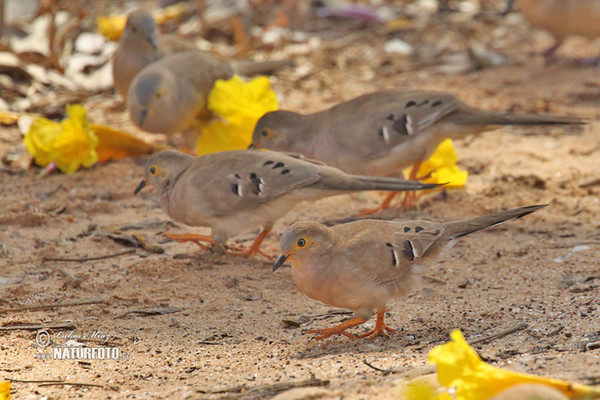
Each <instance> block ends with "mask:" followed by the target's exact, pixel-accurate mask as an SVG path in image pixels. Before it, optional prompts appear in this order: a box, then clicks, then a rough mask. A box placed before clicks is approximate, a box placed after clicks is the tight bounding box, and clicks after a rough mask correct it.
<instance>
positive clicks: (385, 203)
mask: <svg viewBox="0 0 600 400" xmlns="http://www.w3.org/2000/svg"><path fill="white" fill-rule="evenodd" d="M411 193H413V192H411ZM396 194H397V192H391V193H388V195H387V196H386V198H385V199H384V200H383V202H382V203H381V204H380V205H379V207H375V208H365V209H364V210H360V211H359V212H358V214H356V216H357V217H360V216H362V215H371V214H375V213H376V212H378V211H383V210H387V209H388V208H390V206H391V204H392V200H393V199H394V196H396Z"/></svg>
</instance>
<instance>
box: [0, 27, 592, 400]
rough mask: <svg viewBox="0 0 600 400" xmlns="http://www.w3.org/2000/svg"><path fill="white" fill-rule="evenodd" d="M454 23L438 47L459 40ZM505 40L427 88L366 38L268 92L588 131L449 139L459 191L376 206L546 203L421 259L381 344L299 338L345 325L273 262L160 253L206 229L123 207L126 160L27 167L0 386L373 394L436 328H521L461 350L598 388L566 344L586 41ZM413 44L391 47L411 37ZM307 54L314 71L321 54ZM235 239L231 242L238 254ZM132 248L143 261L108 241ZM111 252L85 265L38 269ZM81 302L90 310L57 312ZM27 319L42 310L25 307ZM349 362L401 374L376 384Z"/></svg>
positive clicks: (104, 107) (518, 33) (5, 225)
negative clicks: (539, 121)
mask: <svg viewBox="0 0 600 400" xmlns="http://www.w3.org/2000/svg"><path fill="white" fill-rule="evenodd" d="M498 23H500V22H497V24H498ZM472 24H473V26H475V27H476V29H475V28H473V29H475V31H476V32H479V34H480V36H481V40H482V41H485V40H488V39H490V38H492V37H493V34H492V32H491V31H492V28H491V27H490V28H487V27H486V26H485V24H483V23H482V22H480V21H473V22H472ZM470 26H471V25H469V23H466V24H464V26H463V27H462V28H461V29H458V30H457V33H455V35H459V36H460V35H461V34H464V35H467V33H465V31H469V27H470ZM511 27H512V28H511V29H513V32H511V34H510V35H506V37H505V38H504V41H503V42H502V44H499V45H497V46H496V50H497V51H500V52H502V53H504V54H506V55H507V56H508V57H509V58H510V60H509V61H508V62H507V63H506V64H505V65H502V66H499V67H495V68H487V69H483V70H480V71H475V72H471V73H468V74H461V75H441V74H435V73H434V72H433V71H432V70H431V69H430V68H428V67H427V66H424V67H423V66H422V68H421V67H420V65H421V64H420V62H416V61H414V60H411V59H410V58H406V57H404V58H395V57H391V56H386V55H385V54H384V53H383V52H382V51H381V46H382V44H381V43H382V41H383V40H384V37H383V36H382V35H381V34H373V35H372V36H368V35H367V36H365V37H364V38H362V39H360V40H358V41H357V42H355V43H353V44H351V45H349V46H345V47H344V48H341V49H337V50H335V51H333V52H329V56H330V57H331V58H330V59H331V60H333V61H331V62H329V63H324V62H323V63H322V67H319V68H318V69H317V70H316V72H315V73H314V74H312V75H311V76H310V77H309V78H307V79H304V80H300V81H298V80H297V79H296V77H295V76H294V75H293V72H292V71H288V72H285V71H284V72H282V73H281V74H280V75H279V76H278V77H277V78H274V79H273V86H274V89H275V90H276V92H277V93H278V94H279V96H280V101H281V105H282V108H288V109H303V110H318V109H321V108H323V107H325V106H328V105H331V104H333V103H335V102H337V101H340V100H343V99H349V98H351V97H353V96H355V95H358V94H361V93H365V92H368V91H372V90H376V89H383V88H390V87H398V88H408V87H411V88H422V89H436V90H444V91H449V92H452V93H455V94H457V95H459V96H460V97H461V98H462V99H463V100H465V101H466V102H468V103H469V104H473V105H477V106H480V107H483V108H487V109H493V110H514V111H520V112H539V113H553V114H559V115H571V116H578V117H582V118H587V119H588V120H589V124H588V125H587V126H585V127H584V128H583V129H562V128H553V129H547V128H527V129H520V128H511V129H501V130H498V131H494V132H488V133H485V134H483V135H480V136H479V137H471V138H467V139H466V140H463V141H460V142H458V143H456V148H457V152H458V154H459V159H460V165H461V166H462V167H463V168H466V169H467V170H468V171H469V173H470V176H469V181H468V184H467V186H466V187H465V188H464V189H462V190H453V191H448V192H444V193H443V194H440V193H432V194H429V195H427V196H425V197H422V198H421V199H420V200H419V203H418V210H417V211H412V212H408V213H405V212H403V211H402V209H401V207H394V208H393V209H391V210H388V211H386V212H384V213H381V214H378V215H377V217H380V218H396V217H401V218H429V219H433V220H438V221H444V220H453V219H459V218H465V217H470V216H475V215H479V214H482V213H486V212H493V211H497V210H501V209H503V208H509V207H518V206H524V205H530V204H538V203H548V204H549V206H548V207H547V208H545V209H542V210H540V211H538V212H536V213H534V214H532V215H529V216H527V217H526V218H524V219H521V220H518V221H514V222H510V223H507V224H505V225H502V226H500V227H497V228H492V229H488V230H486V231H483V232H479V233H476V234H473V235H471V236H468V237H466V238H464V240H462V241H461V242H459V243H458V244H457V246H456V247H454V248H453V249H452V250H451V251H449V252H447V253H446V254H445V256H444V258H443V260H441V261H440V262H438V263H436V264H435V265H431V266H430V267H429V268H428V270H426V271H425V273H424V279H423V284H422V285H421V286H420V287H416V288H415V289H414V291H413V292H412V293H411V294H410V295H409V296H408V297H407V298H404V299H399V300H397V301H396V302H395V303H394V304H391V305H390V309H389V312H388V314H387V322H388V324H389V325H390V326H392V327H396V328H399V329H398V331H397V332H396V334H394V335H393V337H392V338H391V339H388V340H385V339H382V338H378V339H376V340H374V341H364V340H354V341H351V340H349V339H347V338H345V337H333V338H330V339H327V340H323V341H315V340H314V338H313V336H312V335H310V334H306V333H305V331H306V330H307V329H310V328H322V327H327V326H331V325H333V324H336V323H338V322H340V321H342V320H344V319H345V318H348V317H349V315H348V314H347V313H343V312H341V311H342V310H336V309H332V308H331V307H328V306H326V305H323V304H320V303H317V302H315V301H313V300H311V299H308V298H306V297H304V296H303V295H301V294H300V293H299V292H298V290H297V289H296V288H295V287H294V285H293V283H292V281H291V277H290V270H289V268H284V269H280V270H279V271H277V272H276V273H273V272H271V265H272V262H269V261H266V260H262V259H256V260H246V259H241V258H236V257H231V256H221V255H216V254H212V253H209V252H203V251H199V250H198V248H197V247H195V246H194V245H193V244H179V243H174V242H168V241H166V240H165V238H164V233H165V232H201V233H203V232H205V233H207V232H208V231H207V230H204V229H193V228H190V227H185V226H178V225H176V224H174V223H172V222H170V221H169V219H168V217H167V216H166V215H165V214H164V213H163V212H162V211H161V210H160V209H159V208H158V207H157V206H156V205H155V203H154V202H153V200H152V198H153V193H152V192H151V191H148V192H144V193H143V194H142V195H141V196H137V197H134V196H133V188H134V187H135V186H136V184H137V183H138V181H139V179H140V176H141V175H140V174H141V172H142V166H141V165H142V164H143V160H126V161H121V162H112V163H109V164H105V165H97V166H94V167H93V168H90V169H88V170H82V171H80V172H78V173H76V174H74V175H71V176H65V175H62V174H54V175H50V176H47V177H45V178H43V179H36V178H35V176H36V174H37V173H38V172H39V170H38V169H37V168H33V169H31V170H28V171H26V172H18V171H17V172H15V171H12V170H11V171H12V172H11V171H6V170H0V183H1V187H2V190H1V191H0V275H1V276H0V307H2V310H0V311H1V312H0V329H2V330H0V348H1V354H2V356H1V357H0V371H1V373H0V377H2V378H4V379H7V378H12V379H21V380H58V379H64V380H66V381H67V382H80V383H88V384H96V385H100V386H101V387H94V386H73V385H66V386H60V385H59V386H56V385H55V386H44V385H43V384H40V383H17V382H15V383H13V392H14V397H15V398H22V399H29V398H31V399H35V398H49V399H50V398H51V399H64V398H75V397H83V398H98V399H104V398H115V399H116V398H130V399H131V398H221V397H223V398H268V397H270V396H271V395H272V394H273V393H274V392H276V391H277V390H281V388H285V387H288V386H286V385H288V384H289V385H300V384H306V383H305V381H308V380H312V382H310V384H312V385H313V386H319V385H322V386H323V387H324V388H325V389H328V390H330V392H329V397H333V398H335V397H338V398H344V399H367V398H378V399H387V398H392V394H391V390H392V388H393V386H394V382H395V381H396V380H397V379H399V378H400V377H402V376H405V375H415V374H418V373H419V372H422V371H425V370H426V369H427V367H426V355H427V352H428V351H429V350H431V349H432V348H433V347H434V346H435V345H437V344H440V343H443V342H445V341H446V340H447V339H448V334H449V332H450V331H451V330H453V329H454V328H461V329H462V330H463V332H464V334H465V336H466V337H467V339H471V340H475V339H478V338H482V337H486V336H488V335H491V334H494V333H498V332H502V331H504V330H507V329H510V328H511V327H514V326H516V325H518V324H520V323H526V324H527V327H526V328H525V329H521V330H519V331H517V332H515V333H512V334H509V335H506V336H504V337H501V338H498V339H495V340H490V341H486V342H482V343H479V344H477V345H476V346H475V347H476V349H477V351H479V353H480V354H481V355H482V357H484V359H486V360H487V361H489V362H492V363H494V364H496V365H499V366H503V367H508V368H510V369H513V370H517V371H524V372H528V373H533V374H539V375H547V376H552V377H557V378H564V379H569V380H573V381H579V382H582V383H596V384H597V383H599V382H600V350H592V351H586V348H585V344H586V343H588V342H590V341H594V340H598V339H600V300H599V299H600V296H598V291H599V289H598V286H599V284H600V264H599V263H598V260H599V259H600V246H599V245H600V220H599V219H598V215H600V200H599V199H600V196H599V195H600V183H599V181H598V178H599V175H598V171H599V170H600V160H599V157H598V155H599V154H600V138H599V136H598V129H599V128H600V123H598V117H599V116H600V112H599V111H598V105H599V104H600V69H598V68H593V67H581V66H578V65H575V63H574V62H573V61H572V60H571V59H570V57H575V56H580V55H588V56H592V55H595V54H596V52H597V48H598V46H597V44H598V43H597V42H596V43H593V42H589V41H584V40H581V39H573V40H572V41H569V43H568V44H567V45H566V46H565V48H564V49H561V51H560V52H559V58H558V59H557V60H555V61H554V62H552V63H546V62H545V61H544V60H543V59H542V58H540V57H538V56H530V55H529V53H530V52H531V51H537V50H540V49H542V48H543V47H544V46H545V45H548V44H549V43H550V39H549V38H548V37H547V36H546V35H545V34H543V33H540V32H539V31H536V30H533V29H531V28H530V27H529V26H528V25H527V24H526V23H525V22H523V21H522V20H517V22H516V23H513V25H511ZM469 32H470V31H469ZM468 34H469V35H471V34H472V32H471V33H468ZM419 35H421V33H420V32H419V31H416V32H412V31H411V32H409V33H407V36H406V38H407V40H411V42H412V43H415V42H417V38H418V37H419ZM523 38H526V40H525V39H523ZM423 40H424V41H427V40H430V41H431V40H434V38H429V37H427V35H424V34H423ZM371 53H373V56H371ZM312 57H313V61H314V60H316V61H314V62H315V64H316V65H321V64H319V63H320V62H322V60H324V59H326V55H325V54H321V53H319V54H315V55H313V56H312ZM298 61H302V59H299V60H298ZM342 65H343V67H342ZM287 74H289V75H287ZM118 102H119V100H118V98H117V96H116V95H113V94H105V95H102V96H96V97H94V98H91V99H89V101H88V103H87V106H88V108H90V116H91V118H92V119H94V121H95V122H100V123H107V124H113V125H121V126H123V127H126V128H128V129H132V127H131V124H130V123H129V122H128V121H127V117H126V115H125V113H124V112H122V111H119V109H118V107H116V109H115V104H117V105H118ZM108 111H110V112H108ZM18 141H19V138H18V133H17V132H16V129H14V128H4V129H3V132H2V142H0V143H1V144H2V146H14V145H15V144H16V143H17V142H18ZM378 199H381V195H380V194H378V193H363V194H356V195H352V196H345V197H337V198H330V199H327V200H323V201H320V202H318V203H314V204H305V205H302V206H299V207H297V208H296V209H293V210H291V211H290V212H289V214H287V215H286V216H285V217H284V218H282V219H281V220H280V221H278V223H277V224H276V226H275V230H274V232H275V233H274V234H273V235H271V236H270V237H269V238H268V239H267V241H266V242H265V249H267V250H268V251H269V252H270V253H272V254H276V253H277V252H278V250H279V249H278V241H279V235H280V234H281V233H282V232H283V230H284V229H285V227H286V226H288V225H289V224H291V223H293V222H295V221H298V220H306V219H313V220H317V221H324V220H331V219H339V218H344V217H348V216H351V215H353V214H354V213H355V212H357V211H358V210H359V209H361V208H364V207H366V206H373V205H375V204H376V202H377V200H378ZM254 234H255V233H250V232H249V233H248V234H245V235H243V236H241V237H238V238H235V240H236V242H238V243H243V244H249V243H250V241H251V240H252V238H253V235H254ZM133 235H138V237H141V238H143V239H144V240H146V241H147V242H148V243H150V244H151V245H154V246H155V247H154V249H155V250H156V251H161V252H151V251H148V250H144V249H141V248H134V247H130V246H128V245H127V243H125V242H123V241H122V240H121V241H118V240H115V238H118V237H121V238H123V237H125V239H130V240H131V237H132V236H133ZM582 246H583V247H582ZM157 247H159V248H160V249H158V250H157V249H156V248H157ZM148 249H150V250H151V249H152V246H150V247H148ZM574 249H579V250H580V251H576V252H575V251H574ZM126 250H130V252H129V253H127V254H123V255H120V256H117V257H112V258H106V259H101V260H93V261H87V262H72V261H71V262H67V261H48V260H47V259H48V258H79V257H96V256H104V255H110V254H114V253H118V252H121V251H126ZM85 301H89V302H90V303H91V304H83V305H81V304H80V305H76V304H73V303H74V302H75V303H76V302H85ZM61 304H62V305H63V307H58V306H56V307H51V306H52V305H61ZM37 305H43V307H41V308H40V309H35V308H34V309H31V307H35V306H37ZM25 324H29V325H43V326H45V327H46V326H53V325H54V326H58V327H57V328H54V329H48V331H49V332H50V333H51V335H53V339H54V341H55V343H62V342H64V340H63V339H60V338H59V337H58V336H57V335H58V332H61V331H63V332H64V331H69V330H72V329H64V328H60V324H72V325H73V326H74V328H75V329H76V332H77V333H78V334H80V336H79V337H78V338H77V339H78V340H79V341H80V342H85V343H86V344H87V345H88V346H94V345H97V344H96V343H95V342H94V341H93V340H90V339H89V336H92V335H93V334H94V333H98V332H101V333H102V334H105V335H110V341H109V344H110V345H111V346H113V347H117V348H119V349H120V351H121V352H122V353H123V354H125V355H128V356H129V358H128V359H123V360H93V361H90V362H81V361H77V360H41V359H38V358H36V354H40V353H47V352H48V351H49V350H48V348H47V349H39V348H35V347H34V343H35V338H36V332H37V329H35V328H32V329H31V330H26V329H16V330H8V329H7V328H10V327H11V326H15V325H25ZM367 325H369V326H370V325H372V321H370V322H369V324H367ZM366 329H367V326H365V327H364V328H360V329H356V330H355V331H356V332H362V331H363V330H366ZM38 357H39V356H38ZM363 361H367V362H369V363H371V364H373V365H375V366H377V367H380V368H389V369H395V370H400V371H401V373H400V374H385V373H381V372H378V371H375V370H374V369H372V368H370V367H368V366H367V365H365V364H364V363H363ZM272 385H280V386H275V389H273V388H272ZM269 389H273V390H269Z"/></svg>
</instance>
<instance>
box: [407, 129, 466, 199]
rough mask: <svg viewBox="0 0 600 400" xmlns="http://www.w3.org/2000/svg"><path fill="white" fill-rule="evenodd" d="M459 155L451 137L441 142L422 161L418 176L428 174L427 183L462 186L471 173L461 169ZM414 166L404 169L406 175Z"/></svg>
mask: <svg viewBox="0 0 600 400" xmlns="http://www.w3.org/2000/svg"><path fill="white" fill-rule="evenodd" d="M456 161H458V156H457V155H456V150H454V145H453V144H452V140H451V139H446V140H444V141H443V142H441V143H440V144H439V145H438V147H437V148H436V149H435V151H434V152H433V154H431V156H430V157H429V158H428V159H427V160H425V161H424V162H422V163H421V166H420V168H419V171H418V172H417V177H418V178H420V177H424V176H427V178H426V179H423V182H425V183H445V184H446V186H445V187H461V186H464V185H465V184H466V183H467V177H468V175H469V173H468V172H467V171H463V170H461V169H460V168H459V167H458V166H457V165H456ZM411 171H412V168H409V169H407V170H405V171H404V175H405V176H406V177H408V176H410V173H411Z"/></svg>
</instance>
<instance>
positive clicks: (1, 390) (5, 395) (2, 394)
mask: <svg viewBox="0 0 600 400" xmlns="http://www.w3.org/2000/svg"><path fill="white" fill-rule="evenodd" d="M0 400H10V382H9V381H6V382H2V383H0Z"/></svg>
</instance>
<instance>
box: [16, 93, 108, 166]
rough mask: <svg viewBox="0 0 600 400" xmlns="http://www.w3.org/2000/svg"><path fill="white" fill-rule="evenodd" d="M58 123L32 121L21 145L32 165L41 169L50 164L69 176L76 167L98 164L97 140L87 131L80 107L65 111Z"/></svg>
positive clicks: (85, 120) (44, 119)
mask: <svg viewBox="0 0 600 400" xmlns="http://www.w3.org/2000/svg"><path fill="white" fill-rule="evenodd" d="M66 112H67V117H66V118H65V119H63V120H62V121H61V122H55V121H51V120H49V119H46V118H43V117H38V118H36V119H35V120H34V121H33V123H32V124H31V127H30V128H29V131H28V132H27V134H26V135H25V138H24V139H23V142H24V143H25V147H26V148H27V151H28V152H29V153H30V154H31V155H32V156H33V158H34V160H35V163H36V164H38V165H40V166H42V167H45V166H47V165H48V164H50V163H52V162H54V163H55V164H56V166H57V167H58V169H60V170H61V171H62V172H64V173H66V174H72V173H73V172H75V171H77V170H78V169H79V167H81V166H83V167H90V166H92V165H93V164H94V163H95V162H96V161H97V160H98V154H97V153H96V147H97V146H98V138H97V137H96V135H94V133H93V132H92V130H91V129H90V127H89V124H88V120H87V111H86V110H85V108H84V107H83V106H82V105H81V104H70V105H67V107H66Z"/></svg>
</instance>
